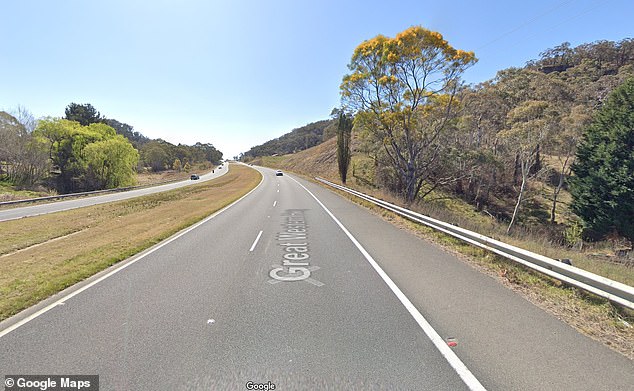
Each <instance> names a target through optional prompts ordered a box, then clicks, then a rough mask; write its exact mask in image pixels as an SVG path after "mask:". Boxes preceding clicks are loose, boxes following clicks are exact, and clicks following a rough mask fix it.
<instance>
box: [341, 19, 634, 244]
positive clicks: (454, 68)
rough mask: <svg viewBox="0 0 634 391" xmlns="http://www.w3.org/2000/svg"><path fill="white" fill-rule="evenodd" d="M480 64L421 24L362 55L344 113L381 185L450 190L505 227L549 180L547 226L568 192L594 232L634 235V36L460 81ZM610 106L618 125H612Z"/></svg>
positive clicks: (407, 190)
mask: <svg viewBox="0 0 634 391" xmlns="http://www.w3.org/2000/svg"><path fill="white" fill-rule="evenodd" d="M476 61H477V59H476V57H475V54H474V53H472V52H468V51H463V50H460V49H456V48H454V47H452V46H451V45H450V44H449V43H448V42H447V41H446V40H445V39H444V38H443V37H442V35H441V34H439V33H437V32H433V31H429V30H427V29H424V28H422V27H420V26H414V27H411V28H409V29H407V30H405V31H403V32H401V33H399V34H397V35H396V36H395V37H394V38H390V37H385V36H382V35H378V36H376V37H374V38H372V39H369V40H367V41H364V42H362V43H361V44H360V45H359V46H358V47H357V48H356V49H355V50H354V52H353V54H352V58H351V61H350V63H349V65H348V68H349V70H350V73H349V74H348V75H346V76H345V77H344V78H343V81H342V84H341V87H340V89H341V96H342V108H341V110H342V111H344V112H346V113H349V114H350V115H354V131H355V132H356V133H357V134H358V135H359V138H360V139H361V140H362V150H363V151H364V152H365V153H366V154H368V155H369V156H370V157H371V158H372V159H373V160H374V162H375V168H376V181H377V183H376V184H377V185H380V186H382V187H385V188H387V189H389V190H391V191H393V192H395V193H398V194H401V195H402V197H403V198H404V200H405V201H407V202H409V203H411V202H414V201H418V200H422V199H424V198H425V197H427V196H428V195H429V194H431V193H432V192H433V191H434V190H435V189H443V190H444V191H449V192H452V193H453V194H456V195H458V196H460V197H462V198H463V199H465V200H467V201H468V202H470V203H472V204H473V205H474V206H476V208H478V209H479V210H483V209H489V210H495V209H498V210H499V211H500V212H501V214H502V215H501V216H498V217H501V218H502V219H504V220H506V221H507V223H508V229H507V231H508V232H511V231H512V230H513V229H514V227H515V226H516V225H517V224H518V222H520V221H522V220H523V219H525V218H526V217H527V216H525V215H524V213H523V212H524V209H525V207H526V205H527V203H528V202H530V201H531V200H533V199H534V196H535V195H536V193H537V192H539V191H543V189H544V188H546V187H545V185H548V188H549V189H551V194H550V195H549V196H548V198H549V200H550V201H549V202H550V203H551V205H550V210H549V211H548V215H549V216H548V217H549V218H548V220H549V221H550V222H551V223H553V224H554V223H556V220H557V210H558V208H559V203H560V195H561V193H562V190H564V189H568V188H569V187H570V186H572V189H571V190H572V195H573V197H574V199H573V201H572V210H573V211H574V212H575V213H576V214H577V216H578V217H579V218H580V219H581V221H582V222H583V225H584V227H585V228H586V233H587V234H588V235H595V236H599V237H600V236H605V235H606V234H608V233H610V232H616V233H617V234H619V235H622V236H626V237H628V238H630V239H634V229H632V226H633V225H634V219H633V218H632V216H633V215H634V214H633V211H632V205H633V204H634V201H633V197H634V195H633V194H634V191H633V189H634V186H633V183H632V178H634V154H633V152H632V144H633V141H632V140H633V139H634V127H632V124H631V122H627V121H628V118H629V120H630V121H631V113H632V112H634V108H633V107H632V106H631V96H630V98H626V96H629V95H628V92H627V91H630V90H631V87H628V86H629V85H631V83H632V81H631V80H632V79H631V78H632V77H633V76H634V40H632V39H625V40H622V41H620V42H612V41H599V42H595V43H592V44H584V45H580V46H578V47H575V48H573V47H571V46H570V44H568V43H564V44H562V45H560V46H557V47H555V48H552V49H548V50H546V51H544V52H543V53H541V55H540V59H538V60H535V61H531V62H529V63H528V64H527V65H526V66H525V67H523V68H509V69H505V70H502V71H499V72H498V73H497V75H496V77H495V78H494V79H492V80H489V81H486V82H484V83H481V84H478V85H475V86H473V85H464V83H463V82H462V81H461V75H462V73H463V72H464V71H465V70H466V69H467V68H468V67H469V66H471V65H473V64H475V62H476ZM628 83H629V84H628ZM619 88H621V89H619ZM611 93H612V94H617V95H618V94H620V95H619V96H621V98H619V99H617V98H614V97H613V96H612V95H610V94H611ZM628 99H630V100H628ZM609 102H611V103H609ZM617 102H618V103H617ZM628 102H629V103H628ZM628 104H629V105H630V106H628ZM604 110H605V111H609V112H611V113H612V117H619V116H620V117H619V119H618V120H617V119H614V118H612V117H611V118H612V119H611V120H608V119H605V118H604V117H606V116H609V114H604ZM626 113H630V114H629V115H630V117H628V114H626ZM601 118H603V119H601ZM597 121H600V122H597ZM601 121H602V122H601ZM342 140H345V139H344V138H342ZM597 151H600V152H597ZM597 154H601V156H600V157H597ZM342 156H345V154H344V155H342ZM588 162H592V163H591V164H590V166H587V165H588V164H589V163H588ZM592 167H602V171H601V172H600V173H597V172H593V173H590V171H592V170H590V168H592ZM589 170H590V171H589ZM571 178H572V180H571ZM598 178H604V179H603V180H599V179H598ZM582 189H583V190H582ZM500 204H509V205H512V208H511V211H508V212H507V211H505V210H504V208H499V205H500ZM591 211H594V212H592V213H590V212H591ZM619 211H621V212H619ZM624 211H626V212H627V211H629V212H628V213H627V214H623V212H624ZM618 213H621V216H620V218H617V215H618ZM625 220H627V221H625Z"/></svg>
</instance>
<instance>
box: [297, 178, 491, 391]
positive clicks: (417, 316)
mask: <svg viewBox="0 0 634 391" xmlns="http://www.w3.org/2000/svg"><path fill="white" fill-rule="evenodd" d="M289 178H291V177H289ZM291 179H292V180H293V181H295V182H296V183H297V184H298V185H300V186H301V187H302V188H303V189H304V190H306V191H307V192H308V194H310V195H311V196H312V197H313V198H314V199H315V201H317V203H318V204H319V205H320V206H321V207H322V208H323V209H324V210H325V211H326V213H328V215H329V216H330V217H331V218H332V219H333V220H334V221H335V223H337V225H338V226H339V228H341V230H342V231H343V233H345V234H346V236H348V238H349V239H350V240H351V241H352V243H353V244H354V245H355V246H356V247H357V249H359V251H360V252H361V254H363V256H364V257H365V259H366V260H367V261H368V262H369V263H370V265H372V267H373V268H374V270H375V271H376V272H377V273H378V275H379V276H380V277H381V278H382V279H383V281H385V283H386V284H387V286H389V287H390V289H391V290H392V292H394V294H395V295H396V297H397V298H398V299H399V300H400V302H401V303H402V304H403V306H404V307H405V308H406V309H407V311H408V312H409V313H410V315H412V317H413V318H414V320H416V323H418V325H419V326H420V328H421V329H422V330H423V331H424V332H425V334H427V337H429V339H430V340H431V341H432V342H433V343H434V345H435V346H436V348H437V349H438V350H439V351H440V354H442V355H443V357H445V359H446V360H447V361H448V362H449V365H451V367H452V368H453V369H454V370H455V371H456V372H457V373H458V376H460V378H461V379H462V381H463V382H464V383H465V384H466V385H467V387H469V389H470V390H474V391H475V390H478V391H486V388H484V386H483V385H482V384H481V383H480V381H479V380H478V379H477V378H476V377H475V376H474V375H473V373H471V371H470V370H469V368H467V366H466V365H465V364H464V363H463V362H462V361H461V360H460V358H459V357H458V356H457V355H456V353H454V352H453V351H452V350H451V348H450V347H449V346H447V343H446V342H445V341H444V340H443V339H442V337H441V336H440V335H439V334H438V332H436V330H434V328H433V327H432V326H431V324H429V322H428V321H427V319H425V318H424V317H423V315H422V314H421V313H420V312H419V311H418V309H417V308H416V306H414V304H412V302H411V301H410V300H409V299H408V298H407V296H405V294H404V293H403V291H401V289H400V288H399V287H398V286H397V285H396V284H395V283H394V281H392V279H391V278H390V277H389V276H388V275H387V273H385V271H384V270H383V269H382V268H381V266H379V264H378V263H376V261H375V260H374V258H372V256H371V255H370V254H369V253H368V252H367V251H366V249H365V248H363V246H362V245H361V243H359V241H358V240H357V239H356V238H355V237H354V236H352V234H351V233H350V231H348V229H347V228H346V227H345V226H344V225H343V224H342V223H341V222H340V221H339V220H338V219H337V218H336V217H335V215H333V214H332V212H330V210H328V208H326V206H325V205H324V204H322V202H321V201H319V199H318V198H317V197H316V196H315V195H314V194H313V193H312V192H311V191H310V190H308V189H307V188H306V187H305V186H304V185H302V184H301V183H299V182H298V181H297V180H295V179H294V178H291Z"/></svg>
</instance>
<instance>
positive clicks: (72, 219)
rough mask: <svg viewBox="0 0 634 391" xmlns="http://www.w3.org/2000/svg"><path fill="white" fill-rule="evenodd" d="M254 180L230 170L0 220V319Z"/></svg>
mask: <svg viewBox="0 0 634 391" xmlns="http://www.w3.org/2000/svg"><path fill="white" fill-rule="evenodd" d="M260 179H261V175H260V174H259V173H258V172H257V171H255V170H253V169H250V168H248V167H245V166H242V165H234V166H232V168H231V170H230V171H229V172H228V173H227V174H225V175H224V176H222V177H220V178H218V179H215V180H212V181H209V182H203V183H200V184H196V185H192V186H187V187H185V188H181V189H176V190H172V191H169V192H164V193H157V194H152V195H149V196H144V197H139V198H134V199H131V200H125V201H119V202H115V203H109V204H103V205H96V206H91V207H86V208H80V209H74V210H69V211H64V212H59V213H54V214H49V215H42V216H35V217H30V218H25V219H20V220H13V221H7V222H3V223H2V235H1V236H0V320H2V319H6V318H8V317H9V316H11V315H13V314H16V313H17V312H19V311H20V310H22V309H24V308H27V307H29V306H31V305H33V304H35V303H37V302H39V301H40V300H42V299H44V298H46V297H48V296H50V295H52V294H54V293H56V292H59V291H61V290H63V289H64V288H66V287H68V286H71V285H73V284H75V283H77V282H78V281H81V280H82V279H84V278H86V277H89V276H91V275H93V274H95V273H97V272H98V271H101V270H103V269H105V268H107V267H108V266H110V265H112V264H114V263H117V262H119V261H121V260H123V259H126V258H128V257H130V256H131V255H133V254H135V253H137V252H140V251H142V250H143V249H146V248H148V247H150V246H152V245H154V244H156V243H158V242H159V241H161V240H163V239H165V238H167V237H169V236H171V235H172V234H174V233H176V232H178V231H180V230H181V229H183V228H185V227H187V226H189V225H191V224H193V223H195V222H197V221H199V220H202V219H203V218H205V217H206V216H208V215H210V214H212V213H213V212H215V211H217V210H219V209H221V208H223V207H225V206H226V205H228V204H230V203H231V202H233V201H235V200H237V199H238V198H240V197H241V196H242V195H244V194H246V193H247V192H248V191H249V190H251V189H253V188H254V187H255V186H256V185H257V184H258V183H259V181H260ZM69 234H72V235H69ZM54 239H56V240H54Z"/></svg>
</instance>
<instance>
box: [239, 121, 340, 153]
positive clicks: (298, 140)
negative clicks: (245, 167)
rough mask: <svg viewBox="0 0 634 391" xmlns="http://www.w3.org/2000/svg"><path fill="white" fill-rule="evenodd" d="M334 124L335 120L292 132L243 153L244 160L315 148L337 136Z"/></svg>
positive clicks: (319, 122)
mask: <svg viewBox="0 0 634 391" xmlns="http://www.w3.org/2000/svg"><path fill="white" fill-rule="evenodd" d="M334 122H335V121H333V120H322V121H317V122H312V123H309V124H307V125H305V126H302V127H300V128H296V129H293V130H292V131H291V132H289V133H286V134H284V135H282V136H280V137H278V138H276V139H273V140H270V141H267V142H265V143H264V144H261V145H257V146H255V147H253V148H251V149H249V150H248V151H246V152H244V153H243V155H242V159H248V158H254V157H258V156H271V155H285V154H288V153H295V152H299V151H303V150H305V149H308V148H311V147H314V146H315V145H318V144H321V143H322V142H323V141H325V140H327V139H328V138H330V137H333V136H335V129H336V125H335V123H334Z"/></svg>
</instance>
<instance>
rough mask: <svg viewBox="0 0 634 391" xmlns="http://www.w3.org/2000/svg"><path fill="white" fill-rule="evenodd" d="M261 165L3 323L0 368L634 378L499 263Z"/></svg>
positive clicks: (621, 382) (296, 376)
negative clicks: (473, 261) (159, 238)
mask: <svg viewBox="0 0 634 391" xmlns="http://www.w3.org/2000/svg"><path fill="white" fill-rule="evenodd" d="M260 170H261V172H262V173H263V175H264V179H263V181H262V183H261V184H260V186H259V187H257V188H256V189H255V190H254V191H253V192H251V193H250V194H249V195H247V196H246V197H244V198H243V199H242V200H240V201H239V202H237V203H236V204H235V205H233V206H231V207H229V208H228V209H226V210H225V211H223V212H221V213H219V214H217V215H215V216H213V217H211V218H209V219H208V220H206V221H204V222H203V223H201V224H199V225H197V226H195V227H194V228H191V229H189V230H187V231H185V232H182V233H180V234H178V235H177V236H175V237H173V238H172V239H168V240H167V241H165V242H163V243H161V244H159V245H158V246H157V247H155V248H153V249H151V250H149V251H146V252H145V253H143V254H141V255H140V256H138V257H135V258H132V259H130V260H128V261H126V262H124V263H122V264H120V265H117V266H115V267H113V268H112V269H109V270H107V271H105V272H103V273H101V274H99V275H97V276H95V277H94V278H92V279H89V280H87V281H85V282H84V283H82V284H78V285H77V286H75V287H73V288H71V289H69V290H67V291H65V292H62V293H61V294H59V295H56V296H55V297H53V298H51V299H49V300H46V301H45V302H43V303H41V304H40V305H38V306H36V307H34V308H32V309H29V310H27V311H25V312H23V313H22V314H19V315H18V316H16V317H14V318H12V319H9V320H8V321H5V322H3V323H2V324H0V330H3V331H0V375H7V374H44V375H45V374H83V375H99V376H100V389H101V390H157V389H162V390H178V389H195V390H198V389H203V390H209V389H235V390H244V389H249V388H248V386H249V384H251V385H253V384H261V385H265V384H266V385H269V384H274V385H275V389H276V390H295V389H307V390H314V389H346V390H347V389H403V390H462V389H469V388H472V389H478V388H480V387H481V386H480V384H481V385H482V386H484V387H486V389H489V390H564V389H565V390H568V389H570V390H631V389H632V385H634V365H633V363H632V361H630V360H628V359H627V358H625V357H623V356H621V355H619V354H618V353H615V352H613V351H611V350H609V349H607V348H605V347H604V346H603V345H601V344H599V343H597V342H595V341H593V340H591V339H589V338H587V337H584V336H582V335H580V334H578V333H577V332H576V331H574V330H573V329H571V328H570V327H569V326H567V325H565V324H563V323H562V322H560V321H559V320H558V319H556V318H554V317H553V316H551V315H549V314H546V313H545V312H543V311H542V310H540V309H538V308H536V307H535V306H533V305H532V304H530V303H529V302H527V301H526V300H524V299H522V298H521V297H519V296H517V295H516V294H515V293H513V292H511V291H509V290H508V289H506V288H504V287H503V286H501V285H499V283H497V282H496V281H495V280H493V279H492V278H490V277H487V276H485V275H483V274H481V273H479V272H478V271H476V270H474V269H473V268H471V267H470V266H468V265H466V264H465V263H463V262H462V261H460V260H458V259H456V258H455V257H454V256H452V255H450V254H448V253H446V252H444V251H442V250H440V249H439V248H437V247H435V246H434V245H432V244H430V243H427V242H425V241H422V240H420V239H418V238H416V237H414V236H412V235H410V234H408V233H407V232H405V231H402V230H399V229H398V228H395V227H394V226H392V225H390V224H388V223H386V222H385V221H383V220H382V219H380V218H378V217H376V216H374V215H372V214H370V213H368V212H367V211H366V210H364V209H363V208H361V207H359V206H357V205H355V204H353V203H351V202H349V201H347V200H345V199H343V198H341V197H339V196H338V195H336V194H334V193H332V192H331V191H329V190H326V189H324V188H321V187H319V186H317V185H315V184H312V183H309V182H306V181H303V180H300V179H297V178H294V177H292V176H290V175H285V176H282V177H276V176H275V175H274V173H273V171H272V170H268V169H260ZM309 191H310V192H309ZM374 261H376V264H375V265H373V262H374ZM387 276H389V277H387ZM408 299H409V301H408ZM410 301H411V302H410ZM408 303H409V304H408ZM427 322H428V323H427ZM449 338H452V339H451V340H452V341H454V342H456V343H457V346H455V347H452V348H448V346H447V344H446V342H447V340H449ZM439 341H440V343H439ZM249 382H253V383H249ZM269 382H270V383H269ZM261 387H263V386H261ZM260 389H262V388H260ZM269 389H270V386H269Z"/></svg>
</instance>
